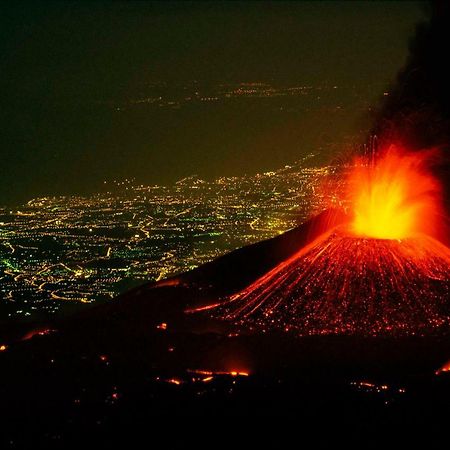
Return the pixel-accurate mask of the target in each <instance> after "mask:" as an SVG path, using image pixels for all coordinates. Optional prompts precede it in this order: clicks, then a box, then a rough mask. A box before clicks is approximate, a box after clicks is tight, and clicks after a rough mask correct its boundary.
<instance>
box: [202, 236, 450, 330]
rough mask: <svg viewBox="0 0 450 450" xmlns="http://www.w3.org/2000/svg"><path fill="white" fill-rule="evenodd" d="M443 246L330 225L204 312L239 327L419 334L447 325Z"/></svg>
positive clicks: (449, 271) (448, 284)
mask: <svg viewBox="0 0 450 450" xmlns="http://www.w3.org/2000/svg"><path fill="white" fill-rule="evenodd" d="M449 280H450V250H449V249H448V248H447V247H445V246H444V245H442V244H441V243H439V242H438V241H436V240H434V239H433V238H430V237H428V236H425V235H417V236H416V237H414V238H410V239H405V240H403V241H401V242H399V241H396V240H381V239H367V238H360V237H355V236H352V235H348V233H347V232H345V231H344V232H342V231H340V230H335V231H333V232H331V233H329V234H326V235H323V236H322V237H320V238H319V239H317V240H316V241H315V242H313V243H312V244H310V245H309V246H308V247H306V248H304V249H303V250H301V251H300V252H298V253H297V254H296V255H294V256H293V257H291V258H290V259H289V260H287V261H285V262H283V263H282V264H280V265H278V266H277V267H276V268H275V269H273V270H272V271H270V272H269V273H267V274H266V275H265V276H263V277H261V278H260V279H258V280H257V281H255V282H254V283H253V284H252V285H250V286H249V287H247V288H246V289H244V290H243V291H241V292H239V293H238V294H236V295H234V296H233V297H231V298H230V299H229V300H227V301H225V302H223V303H222V305H221V306H219V307H217V308H214V309H212V310H210V311H209V314H210V315H212V316H213V317H218V318H222V319H227V320H230V321H232V322H234V323H235V324H236V325H238V326H239V327H240V328H242V327H244V328H246V329H248V328H250V329H257V330H259V331H267V330H270V329H279V330H282V331H294V332H296V333H299V334H302V335H311V334H341V333H343V334H360V335H408V334H425V333H428V332H434V331H436V330H437V329H441V328H443V327H447V326H448V325H449V323H450V307H449V306H450V305H449V302H448V295H449V290H450V281H449Z"/></svg>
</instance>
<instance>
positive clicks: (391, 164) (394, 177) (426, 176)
mask: <svg viewBox="0 0 450 450" xmlns="http://www.w3.org/2000/svg"><path fill="white" fill-rule="evenodd" d="M432 155H433V152H429V151H424V152H417V153H406V152H404V151H401V150H400V149H399V148H398V147H396V146H394V145H392V146H391V147H390V148H389V149H387V151H385V152H384V154H382V156H381V157H380V158H379V159H378V160H377V161H376V163H375V164H373V165H368V164H367V163H365V162H364V161H363V160H362V159H359V160H357V161H356V163H355V166H354V169H353V170H352V172H351V174H350V177H349V197H350V203H351V207H352V210H353V223H352V231H353V232H354V233H355V234H356V235H357V236H365V237H371V238H378V239H405V238H408V237H411V236H413V235H415V234H417V233H425V234H429V235H434V234H435V231H436V230H435V228H436V222H437V220H438V216H439V210H440V206H439V204H440V202H439V198H440V185H439V183H438V181H437V180H436V179H435V178H434V177H433V176H432V174H431V173H430V171H429V168H428V165H429V164H428V163H429V161H430V159H431V156H432Z"/></svg>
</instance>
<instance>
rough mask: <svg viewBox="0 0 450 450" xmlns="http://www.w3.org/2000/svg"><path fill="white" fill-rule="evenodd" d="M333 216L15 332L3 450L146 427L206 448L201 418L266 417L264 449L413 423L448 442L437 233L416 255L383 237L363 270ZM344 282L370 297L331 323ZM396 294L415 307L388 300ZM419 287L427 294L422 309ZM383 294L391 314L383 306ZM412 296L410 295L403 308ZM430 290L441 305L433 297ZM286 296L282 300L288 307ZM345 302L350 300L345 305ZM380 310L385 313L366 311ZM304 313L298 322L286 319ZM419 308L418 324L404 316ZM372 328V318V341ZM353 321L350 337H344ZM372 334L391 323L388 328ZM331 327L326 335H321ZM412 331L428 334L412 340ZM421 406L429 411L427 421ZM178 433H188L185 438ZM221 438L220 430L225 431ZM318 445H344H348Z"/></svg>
mask: <svg viewBox="0 0 450 450" xmlns="http://www.w3.org/2000/svg"><path fill="white" fill-rule="evenodd" d="M335 220H336V216H335V215H334V214H331V213H326V214H324V215H322V216H321V217H319V218H315V219H313V220H311V221H309V222H307V223H306V224H304V225H301V226H300V227H299V228H297V229H294V230H291V231H289V232H287V233H286V234H284V235H280V236H278V237H277V238H274V239H272V240H269V241H265V242H262V243H259V244H255V245H253V246H249V247H246V248H243V249H240V250H238V251H236V252H232V253H231V254H229V255H226V256H224V257H223V258H220V259H218V260H216V261H213V262H212V263H209V264H207V265H205V266H203V267H200V268H198V269H196V270H194V271H192V272H189V273H187V274H184V275H180V276H178V277H175V278H172V279H169V280H165V281H162V282H160V283H153V284H149V285H144V286H142V287H140V288H138V289H134V290H133V291H130V292H128V293H126V294H124V295H122V296H120V297H119V298H117V299H116V300H115V301H112V302H110V303H108V304H105V305H102V306H98V307H95V308H92V309H88V310H85V311H84V312H82V313H79V314H77V315H74V316H73V317H69V318H66V319H64V320H59V321H54V322H52V323H47V324H39V326H35V327H34V328H33V329H32V330H28V332H26V333H25V331H24V330H20V333H19V332H16V333H9V338H7V337H5V339H6V340H3V341H2V344H3V345H4V346H5V347H4V350H3V351H1V352H0V373H1V374H2V375H1V377H2V383H1V384H0V398H1V400H2V401H1V402H0V418H1V420H2V424H3V430H2V436H1V438H2V444H4V447H3V448H8V447H13V448H14V446H16V447H24V446H31V445H33V446H36V445H37V444H39V445H45V448H49V446H50V445H52V444H55V442H56V443H58V445H61V446H63V445H68V444H72V443H73V442H74V441H76V439H81V440H82V441H84V442H85V441H86V440H87V439H89V440H90V441H94V440H95V441H100V442H101V443H102V444H104V443H105V442H110V441H113V442H116V439H119V438H124V439H127V440H128V439H129V437H130V436H131V434H136V433H139V434H141V435H143V436H144V438H145V439H147V441H150V440H151V437H153V436H158V437H164V439H165V442H166V445H168V446H169V448H175V447H177V446H179V447H181V448H185V447H184V446H185V444H186V442H192V443H196V442H198V424H199V422H197V424H195V425H194V426H193V427H191V426H189V430H190V432H189V431H186V424H187V423H188V419H187V418H188V417H195V416H201V417H202V421H201V424H202V429H203V428H206V429H214V424H215V426H216V427H217V424H218V423H220V424H221V427H222V426H223V424H224V423H225V422H223V421H217V418H219V417H223V416H226V417H228V418H229V417H243V416H245V417H247V416H255V417H258V418H259V420H260V424H261V425H262V426H263V427H264V428H265V429H267V430H268V431H267V432H266V433H263V434H261V435H259V436H255V435H254V433H252V432H249V434H248V435H247V436H246V437H247V438H248V439H249V441H248V442H247V443H253V444H254V443H255V442H259V441H258V439H259V440H260V441H263V443H264V444H267V443H274V442H276V443H278V444H280V442H281V443H283V442H284V443H286V444H287V443H288V442H292V439H293V438H295V436H297V437H298V432H299V430H300V431H301V433H302V434H303V435H304V436H306V435H307V434H308V433H309V432H310V430H311V429H312V428H311V427H312V426H314V424H319V423H320V424H321V426H324V425H326V426H331V425H333V426H336V425H338V426H341V425H342V429H348V427H349V424H351V429H352V439H354V440H356V441H357V442H362V441H361V439H363V438H364V442H370V441H367V437H368V436H372V438H371V439H372V441H373V432H372V431H373V430H372V428H374V427H376V428H377V430H378V431H377V433H379V434H378V436H379V437H380V439H384V437H385V435H386V433H389V432H390V431H391V430H392V429H394V428H395V429H401V428H402V427H405V426H408V427H410V428H413V429H417V430H418V429H424V430H426V429H430V427H433V430H434V436H435V437H436V439H437V438H438V437H439V438H440V435H439V433H440V432H441V431H442V433H443V435H442V442H443V441H445V439H446V438H447V436H446V434H447V432H446V420H447V417H448V414H449V413H450V411H449V407H448V406H449V402H448V399H449V398H450V378H449V377H448V374H449V372H447V371H446V370H444V369H445V367H443V366H444V364H445V363H446V362H447V361H448V359H449V358H450V340H449V338H448V335H447V333H446V328H445V324H446V319H445V314H446V308H445V304H444V302H443V300H444V297H442V298H441V297H439V295H440V293H441V292H447V291H446V290H445V289H446V287H445V286H446V281H445V276H446V274H447V275H448V272H445V258H446V256H445V252H443V250H442V247H441V245H440V244H439V243H437V242H435V241H433V240H431V241H430V240H428V239H425V241H422V240H419V241H420V245H419V244H418V243H415V244H413V243H412V242H410V243H399V242H396V241H392V242H390V243H389V245H388V243H387V242H385V241H383V240H381V241H374V243H375V244H376V248H378V247H379V246H380V248H381V249H384V250H383V252H385V251H387V252H388V255H387V256H386V255H385V254H384V253H383V252H382V253H383V255H384V256H380V255H379V254H378V253H379V252H378V250H377V252H376V253H377V255H378V256H377V257H376V258H374V259H373V260H372V259H370V258H369V259H367V258H368V257H365V258H363V259H362V260H358V258H356V257H355V254H357V253H358V251H359V250H361V249H362V248H363V246H364V245H366V246H367V245H369V244H368V241H366V240H364V239H360V238H358V239H356V240H354V239H355V238H351V240H350V241H349V238H348V237H347V236H346V235H345V234H340V232H337V231H336V232H333V233H329V234H326V235H323V233H322V231H321V230H323V229H322V227H321V226H322V225H323V224H324V223H330V222H333V223H334V221H335ZM327 227H328V225H327V226H325V227H324V228H325V229H326V228H327ZM371 242H372V241H371ZM370 246H371V244H370ZM322 247H323V248H324V250H323V251H320V250H319V248H322ZM373 251H375V250H373ZM336 252H337V253H339V254H340V253H344V255H343V256H341V257H343V258H344V257H345V261H346V269H345V271H343V272H342V270H339V271H338V269H337V268H336V267H335V266H334V265H333V264H334V261H335V257H336V254H337V253H336ZM408 252H413V253H414V258H416V257H417V259H414V261H415V262H414V263H411V262H409V263H408V264H409V266H403V269H402V270H404V271H406V272H407V273H408V274H409V275H407V276H405V275H404V274H402V272H401V269H400V266H402V265H403V263H404V262H405V260H406V259H408V258H407V255H408ZM443 253H444V256H443ZM345 255H346V256H345ZM401 258H403V259H401ZM393 261H397V262H398V265H397V266H395V268H390V269H389V272H387V273H386V274H385V275H382V276H381V278H379V277H380V275H379V268H380V267H384V266H383V265H384V264H385V263H389V264H391V263H392V262H393ZM408 261H410V259H408ZM420 261H423V264H422V263H420ZM430 261H431V262H430ZM300 267H302V270H306V271H309V272H307V276H306V275H305V276H302V275H301V274H300V272H299V270H300ZM319 268H320V269H319ZM358 270H360V271H362V272H360V273H361V274H363V273H364V274H365V275H367V274H369V273H370V272H371V271H374V272H375V273H376V277H375V274H374V278H373V280H372V281H371V282H370V283H369V284H367V283H368V282H367V281H363V280H362V279H360V278H361V277H357V276H355V272H356V273H357V272H358ZM383 273H384V272H383ZM266 274H267V275H266ZM269 274H271V275H270V276H269ZM274 274H276V276H283V277H285V282H281V283H277V284H276V289H275V290H274V291H272V292H273V293H274V294H275V297H270V298H269V297H267V298H266V299H265V301H264V302H263V303H262V304H261V306H260V308H259V309H258V308H257V309H255V312H254V314H253V315H252V314H251V313H250V314H248V312H250V311H251V310H250V309H246V307H245V305H248V302H249V301H250V302H252V301H254V300H255V298H256V296H257V295H261V293H262V290H263V289H264V287H265V285H264V286H263V285H262V284H261V280H266V281H267V283H268V284H267V286H269V285H271V283H272V278H271V277H274ZM319 274H321V275H320V277H319V278H317V279H315V278H314V277H316V276H317V277H318V276H319ZM394 274H395V276H396V277H397V278H396V279H394V278H395V277H394V278H393V276H394ZM289 276H290V277H291V278H289ZM299 277H300V280H299ZM332 277H338V278H339V280H341V281H342V283H341V285H342V286H347V287H348V288H351V289H359V290H360V292H362V293H365V297H367V298H366V299H365V300H364V301H363V300H358V299H356V298H353V297H351V298H350V297H348V299H347V303H345V305H346V306H345V307H340V308H336V305H335V307H334V308H330V310H329V311H328V312H327V313H326V314H325V313H324V311H327V309H326V306H325V305H326V302H325V299H327V298H328V297H327V295H328V294H327V292H328V291H327V282H328V278H330V281H329V283H331V282H332V281H331V279H332ZM399 277H400V278H399ZM375 278H376V279H375ZM273 279H275V278H273ZM308 280H309V281H308ZM344 280H347V281H345V283H344ZM350 280H351V282H352V283H353V285H352V286H349V285H348V283H349V282H350ZM380 280H381V281H380ZM395 280H397V281H395ZM400 280H403V281H401V282H400ZM405 280H408V283H406V281H405ZM290 281H292V282H294V281H295V286H296V287H295V293H296V295H293V293H294V291H292V290H288V289H287V287H288V286H289V282H290ZM447 281H448V279H447ZM409 282H411V284H410V283H409ZM346 283H347V284H346ZM405 284H407V285H408V286H407V289H410V291H405V289H406V288H405V286H404V285H405ZM255 285H256V286H259V287H258V288H257V289H256V290H253V288H252V290H250V291H249V288H248V286H253V287H254V286H255ZM370 286H372V288H369V287H370ZM330 287H331V284H330ZM261 288H262V289H261ZM400 288H401V289H400ZM366 289H369V291H370V289H373V292H372V291H370V292H372V293H368V292H365V290H366ZM416 289H417V290H416ZM314 290H315V291H316V294H317V295H318V296H319V297H318V298H320V299H321V300H319V302H320V303H317V304H315V305H313V307H311V308H310V309H309V310H308V309H306V310H307V311H308V313H307V314H305V312H304V307H305V305H304V304H303V302H304V301H305V300H306V297H304V296H305V295H309V296H312V295H313V291H314ZM391 290H395V292H397V291H399V292H401V293H402V295H404V296H405V298H404V299H403V298H400V297H397V299H395V298H392V296H391V293H392V292H391ZM310 291H311V292H310ZM363 291H364V292H363ZM419 292H420V293H423V294H426V296H424V298H425V299H426V302H424V301H423V299H422V300H421V298H420V295H421V294H420V295H419ZM376 293H378V294H380V295H381V297H380V298H379V300H380V301H381V302H382V303H381V305H383V306H380V305H379V306H376V305H377V303H376V301H377V298H376V295H375V294H376ZM411 293H414V295H413V297H408V298H406V296H407V295H408V294H411ZM432 296H433V298H434V296H436V298H437V297H439V299H437V300H436V302H435V303H433V302H432ZM280 298H281V299H283V302H281V303H279V304H278V306H276V305H275V303H276V301H275V299H280ZM311 298H312V297H311ZM346 298H347V297H346V296H345V295H344V293H342V295H341V297H340V298H339V300H340V301H341V300H344V301H346V300H345V299H346ZM298 299H301V303H298V304H297V303H296V302H298ZM408 299H409V300H408ZM368 300H370V302H368ZM447 300H448V299H447ZM395 301H398V302H403V303H402V304H403V306H402V308H401V311H402V312H401V313H399V314H397V315H396V314H393V315H392V317H388V316H389V312H390V311H391V309H392V307H393V305H394V303H393V302H395ZM417 301H421V303H420V306H418V305H417V304H416V303H417ZM217 303H219V306H216V307H212V305H217ZM371 303H373V306H372V308H373V311H371V310H370V308H368V307H367V306H363V305H369V304H371ZM302 304H303V306H302ZM292 306H294V307H295V308H297V310H296V311H295V312H296V313H298V314H299V317H300V318H302V319H301V320H300V321H299V320H293V319H289V318H288V314H287V311H288V309H289V307H292ZM242 307H244V309H242V311H241V308H242ZM268 307H270V308H272V309H273V308H277V307H278V308H279V310H278V311H277V310H276V309H275V311H277V312H276V315H277V316H278V317H280V319H279V322H278V325H277V326H272V325H271V323H269V321H268V319H267V317H266V316H265V312H266V311H267V308H268ZM364 308H368V309H367V310H365V309H364ZM377 308H378V309H377ZM198 310H200V312H197V313H192V312H187V311H198ZM411 311H412V312H413V313H414V315H413V319H412V320H411V319H410V318H409V316H408V317H406V315H409V314H410V313H411ZM391 313H392V311H391ZM366 316H367V317H366ZM273 317H275V315H274V316H273ZM313 318H314V320H315V322H314V326H311V325H310V324H309V323H310V322H309V320H312V319H313ZM383 318H386V319H387V320H388V323H390V324H391V325H392V326H394V327H396V330H397V331H398V330H402V328H401V325H402V324H405V323H406V324H408V326H407V328H406V329H405V330H404V331H407V332H406V333H403V332H402V333H394V332H389V333H388V332H387V331H389V330H387V329H386V327H384V328H383V327H382V326H381V324H382V319H383ZM247 319H248V321H247ZM306 320H308V322H306ZM311 323H312V322H311ZM365 323H370V324H371V327H372V328H370V330H369V331H368V332H367V331H366V330H365V329H364V324H365ZM343 324H351V325H352V327H349V328H347V331H348V332H346V333H339V334H335V333H334V331H336V330H337V329H339V330H341V328H342V326H343ZM374 324H375V325H376V326H379V327H378V328H375V329H376V331H377V332H376V333H373V332H372V331H373V327H374ZM377 324H378V325H377ZM432 324H435V325H436V327H434V326H430V325H432ZM325 326H327V327H328V330H329V332H330V333H329V334H325V335H324V334H323V333H313V330H316V329H317V330H318V329H319V328H320V327H325ZM286 327H287V328H288V331H287V332H286V330H285V328H286ZM289 327H292V329H290V328H289ZM413 327H416V328H415V329H416V330H418V333H412V331H413ZM320 329H323V328H320ZM21 333H22V334H21ZM374 334H375V336H374ZM440 368H443V369H442V370H440V371H439V372H438V375H436V371H437V370H438V369H440ZM424 410H426V411H429V415H428V416H427V418H426V419H424V417H423V411H424ZM273 416H282V420H281V421H280V422H274V421H273V420H271V419H269V418H270V417H273ZM292 421H295V426H291V425H292ZM280 423H281V424H282V425H281V426H280ZM289 424H291V425H289ZM183 425H184V426H185V427H184V428H183ZM419 425H420V426H419ZM174 427H177V429H178V430H184V432H180V433H174V432H173V430H174ZM180 427H181V428H180ZM211 427H212V428H211ZM167 428H170V430H167ZM24 430H26V431H25V432H24ZM192 430H195V433H194V434H192ZM228 430H229V429H228ZM380 430H385V433H383V432H380ZM244 431H245V430H244ZM247 431H251V430H247ZM217 432H218V433H219V434H220V436H223V429H220V430H217ZM189 433H190V434H189ZM244 435H245V432H244ZM227 437H229V439H230V441H227V442H228V443H230V444H231V443H233V442H234V443H235V442H236V438H237V436H236V435H235V433H233V432H232V430H231V431H230V430H229V432H227V433H226V436H223V439H225V440H226V439H227ZM410 437H412V438H413V437H414V434H411V435H410ZM239 438H240V439H242V436H240V437H239ZM314 439H315V440H316V442H317V443H318V444H321V443H324V442H325V443H326V444H327V445H329V444H330V443H333V444H335V442H336V435H335V434H330V435H326V436H325V435H323V434H320V435H315V436H314ZM346 439H347V440H348V439H349V438H348V435H346ZM240 442H243V441H242V440H241V441H240ZM11 443H12V444H11Z"/></svg>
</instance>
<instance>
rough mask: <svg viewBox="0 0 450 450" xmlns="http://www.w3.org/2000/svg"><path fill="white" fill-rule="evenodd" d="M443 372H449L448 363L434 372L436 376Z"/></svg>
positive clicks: (449, 362)
mask: <svg viewBox="0 0 450 450" xmlns="http://www.w3.org/2000/svg"><path fill="white" fill-rule="evenodd" d="M444 372H450V361H447V362H446V363H445V364H444V365H443V366H442V367H441V368H440V369H438V370H436V375H440V374H441V373H444Z"/></svg>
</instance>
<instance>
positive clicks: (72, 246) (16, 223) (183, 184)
mask: <svg viewBox="0 0 450 450" xmlns="http://www.w3.org/2000/svg"><path fill="white" fill-rule="evenodd" d="M315 158H316V157H315V155H312V154H310V155H308V156H307V157H305V158H303V159H302V160H300V161H299V162H297V163H295V164H293V165H289V166H285V167H283V168H281V169H279V170H276V171H273V172H266V173H261V174H256V175H253V176H248V177H230V178H219V179H216V180H213V181H205V180H202V179H200V178H198V177H197V176H191V177H188V178H184V179H182V180H179V181H177V182H176V183H175V184H174V185H173V186H143V185H136V184H135V183H134V182H133V180H126V181H121V182H117V181H116V182H114V183H110V184H108V183H106V182H105V188H106V191H107V192H104V193H101V194H100V193H99V194H96V195H92V196H88V197H80V196H70V197H44V198H35V199H33V200H30V201H29V202H28V203H26V204H24V205H22V206H20V207H18V208H17V209H10V208H8V209H6V208H3V209H2V210H1V213H0V214H1V216H0V217H1V218H0V243H1V246H0V252H1V253H0V255H1V266H0V270H1V272H0V273H1V277H2V278H1V279H2V283H1V292H2V297H3V301H2V309H3V310H6V312H7V316H8V317H10V318H15V319H18V318H26V317H33V318H34V317H41V316H42V315H44V316H45V315H46V314H53V313H56V312H58V311H60V310H64V308H66V309H68V308H73V307H75V306H76V305H80V304H82V303H91V302H94V301H102V300H103V301H104V300H109V299H111V298H113V297H115V296H116V295H117V294H119V293H121V292H123V291H126V290H128V289H130V288H131V287H133V286H136V285H139V284H142V283H144V282H146V281H159V280H161V279H164V278H167V277H170V276H172V275H175V274H178V273H182V272H185V271H188V270H191V269H193V268H195V267H197V266H199V265H201V264H204V263H205V262H208V261H211V260H213V259H215V258H217V257H218V256H220V255H223V254H224V253H227V252H229V251H231V250H233V249H236V248H238V247H242V246H244V245H247V244H250V243H252V242H257V241H261V240H263V239H267V238H270V237H273V236H275V235H277V234H280V233H282V232H284V231H286V230H288V229H290V228H293V227H295V226H296V225H297V224H298V223H299V222H302V221H304V220H305V219H306V218H307V217H308V216H309V215H310V214H311V213H312V212H314V211H319V210H320V209H322V206H323V202H324V201H325V198H324V197H323V196H321V195H320V194H319V192H320V189H318V188H319V187H320V183H321V182H322V181H323V179H324V177H325V175H328V174H330V173H333V172H334V171H336V168H334V167H332V166H325V167H317V166H315V164H314V162H315ZM316 191H317V192H316ZM314 192H316V194H318V195H312V194H313V193H314ZM328 200H330V199H327V201H328ZM68 302H70V303H68Z"/></svg>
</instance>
